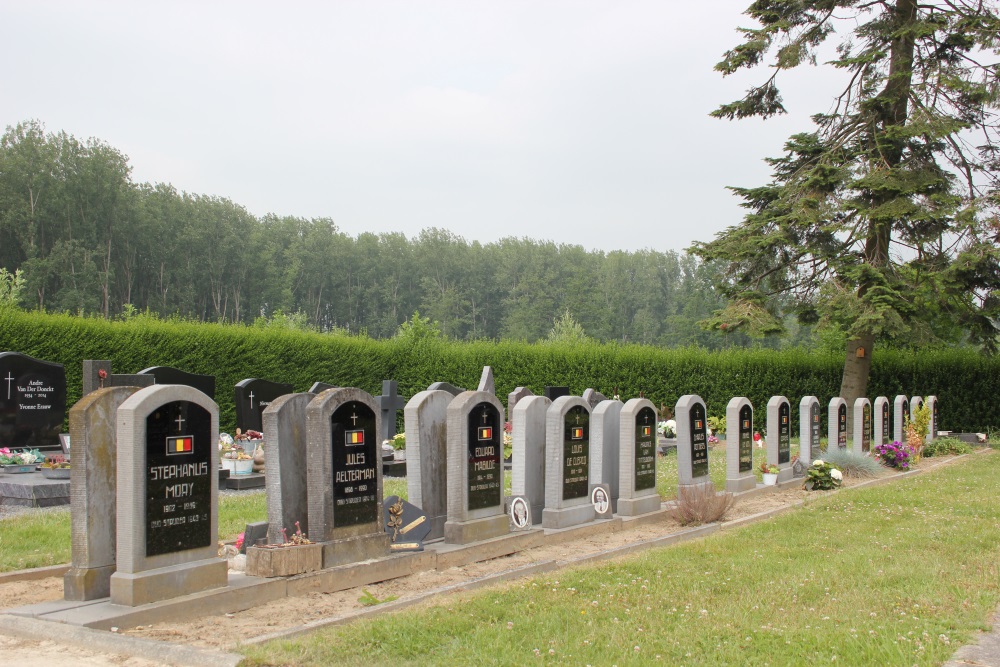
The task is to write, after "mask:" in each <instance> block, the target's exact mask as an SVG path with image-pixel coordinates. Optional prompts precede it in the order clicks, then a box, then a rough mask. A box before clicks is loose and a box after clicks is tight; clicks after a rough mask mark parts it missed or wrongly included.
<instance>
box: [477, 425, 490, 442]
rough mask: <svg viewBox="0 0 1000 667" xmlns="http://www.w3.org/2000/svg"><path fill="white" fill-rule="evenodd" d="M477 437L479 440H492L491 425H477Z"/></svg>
mask: <svg viewBox="0 0 1000 667" xmlns="http://www.w3.org/2000/svg"><path fill="white" fill-rule="evenodd" d="M479 439H480V440H492V439H493V427H492V426H480V427H479Z"/></svg>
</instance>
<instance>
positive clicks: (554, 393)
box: [545, 387, 569, 401]
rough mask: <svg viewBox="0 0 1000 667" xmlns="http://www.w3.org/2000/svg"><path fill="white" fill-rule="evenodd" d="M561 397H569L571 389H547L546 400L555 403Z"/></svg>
mask: <svg viewBox="0 0 1000 667" xmlns="http://www.w3.org/2000/svg"><path fill="white" fill-rule="evenodd" d="M560 396H569V387H546V388H545V398H547V399H549V400H550V401H554V400H556V399H557V398H559V397H560Z"/></svg>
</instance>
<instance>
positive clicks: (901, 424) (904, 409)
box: [892, 394, 910, 443]
mask: <svg viewBox="0 0 1000 667" xmlns="http://www.w3.org/2000/svg"><path fill="white" fill-rule="evenodd" d="M909 417H910V400H909V399H908V398H906V396H903V395H902V394H900V395H897V396H896V398H895V399H894V400H893V402H892V439H893V440H895V441H896V442H902V443H905V442H906V431H905V428H906V420H907V419H909Z"/></svg>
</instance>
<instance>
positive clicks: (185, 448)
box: [167, 435, 194, 456]
mask: <svg viewBox="0 0 1000 667" xmlns="http://www.w3.org/2000/svg"><path fill="white" fill-rule="evenodd" d="M193 451H194V438H193V437H191V436H190V435H179V436H173V437H169V438H167V456H173V455H176V454H190V453H191V452H193Z"/></svg>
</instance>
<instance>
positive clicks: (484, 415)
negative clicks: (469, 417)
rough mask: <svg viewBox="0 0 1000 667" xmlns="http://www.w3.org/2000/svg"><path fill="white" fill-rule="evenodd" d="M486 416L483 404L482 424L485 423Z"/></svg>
mask: <svg viewBox="0 0 1000 667" xmlns="http://www.w3.org/2000/svg"><path fill="white" fill-rule="evenodd" d="M486 417H487V415H486V406H485V405H484V406H483V423H484V424H485V423H486Z"/></svg>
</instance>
